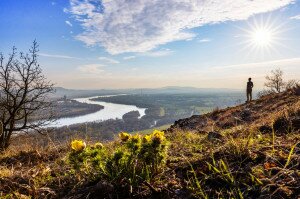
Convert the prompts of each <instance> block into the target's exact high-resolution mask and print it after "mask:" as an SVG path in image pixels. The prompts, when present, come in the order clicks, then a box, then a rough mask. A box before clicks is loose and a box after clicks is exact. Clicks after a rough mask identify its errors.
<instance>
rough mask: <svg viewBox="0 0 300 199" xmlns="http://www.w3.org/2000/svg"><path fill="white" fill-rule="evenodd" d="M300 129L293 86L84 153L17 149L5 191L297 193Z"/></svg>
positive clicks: (58, 194)
mask: <svg viewBox="0 0 300 199" xmlns="http://www.w3.org/2000/svg"><path fill="white" fill-rule="evenodd" d="M299 132H300V97H299V95H297V93H296V92H295V91H287V92H284V93H279V94H272V95H267V96H264V97H262V98H260V99H257V100H254V101H252V102H251V103H246V104H241V105H238V106H234V107H229V108H225V109H216V110H214V111H213V112H211V113H207V114H205V115H200V116H192V117H190V118H186V119H181V120H178V121H176V122H175V123H174V124H173V125H172V126H171V127H170V128H168V129H167V130H166V131H165V134H163V133H162V132H154V133H153V134H152V135H151V136H149V137H146V136H143V137H142V138H141V137H139V136H132V137H130V135H129V137H126V136H127V134H122V136H121V139H122V140H123V141H120V140H119V139H116V140H115V141H113V142H109V143H104V144H103V145H102V144H99V143H97V144H95V143H93V142H92V141H91V142H89V143H87V145H88V146H87V148H86V149H83V151H82V150H81V149H79V152H74V151H72V150H71V149H70V147H69V146H66V145H54V144H49V146H48V147H46V148H43V149H33V148H30V147H28V148H25V149H24V150H23V151H14V149H13V148H12V149H10V150H9V151H7V152H6V153H4V154H2V155H0V168H1V173H0V197H7V198H29V197H34V198H298V197H299V196H300V189H299V184H300V133H299ZM151 139H152V141H151ZM141 140H142V141H141ZM126 142H127V143H126ZM148 142H149V143H150V142H151V143H152V142H153V143H152V144H150V145H148V144H147V143H148ZM155 143H156V144H158V145H157V146H159V147H160V148H159V149H157V151H156V152H154V153H151V154H152V156H149V153H148V152H149V151H150V150H152V148H151V147H154V145H153V144H155ZM19 144H21V143H19ZM155 146H156V145H155ZM126 147H127V148H126ZM128 147H129V149H128ZM139 147H142V148H141V149H140V148H139ZM143 147H148V149H149V151H143V150H142V149H143ZM133 149H134V150H133ZM145 154H146V155H145ZM142 155H143V156H142ZM145 156H146V157H148V158H147V159H143V158H145ZM125 157H126V158H127V159H126V158H125ZM149 157H150V159H149ZM132 159H133V160H134V161H131V160H132ZM116 160H118V161H117V162H115V163H113V161H116ZM141 160H143V161H141ZM149 160H150V164H148V163H147V162H148V161H149ZM152 160H155V161H154V162H152ZM151 162H152V163H153V164H152V163H151ZM95 165H96V166H95ZM74 166H75V167H74ZM132 168H134V169H132ZM133 171H134V172H133Z"/></svg>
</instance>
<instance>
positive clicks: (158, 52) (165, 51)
mask: <svg viewBox="0 0 300 199" xmlns="http://www.w3.org/2000/svg"><path fill="white" fill-rule="evenodd" d="M173 53H174V51H172V50H170V49H162V50H155V51H149V52H144V53H140V54H141V55H142V56H147V57H164V56H168V55H171V54H173Z"/></svg>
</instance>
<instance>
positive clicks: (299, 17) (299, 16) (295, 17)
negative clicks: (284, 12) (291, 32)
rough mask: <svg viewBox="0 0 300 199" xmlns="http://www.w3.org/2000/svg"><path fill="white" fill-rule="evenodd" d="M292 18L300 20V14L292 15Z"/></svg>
mask: <svg viewBox="0 0 300 199" xmlns="http://www.w3.org/2000/svg"><path fill="white" fill-rule="evenodd" d="M290 19H296V20H300V15H296V16H293V17H290Z"/></svg>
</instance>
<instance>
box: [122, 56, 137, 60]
mask: <svg viewBox="0 0 300 199" xmlns="http://www.w3.org/2000/svg"><path fill="white" fill-rule="evenodd" d="M134 58H135V56H127V57H123V59H124V60H129V59H134Z"/></svg>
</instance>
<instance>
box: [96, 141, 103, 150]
mask: <svg viewBox="0 0 300 199" xmlns="http://www.w3.org/2000/svg"><path fill="white" fill-rule="evenodd" d="M94 147H95V148H96V149H102V148H103V147H104V146H103V144H102V143H101V142H97V143H95V144H94Z"/></svg>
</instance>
